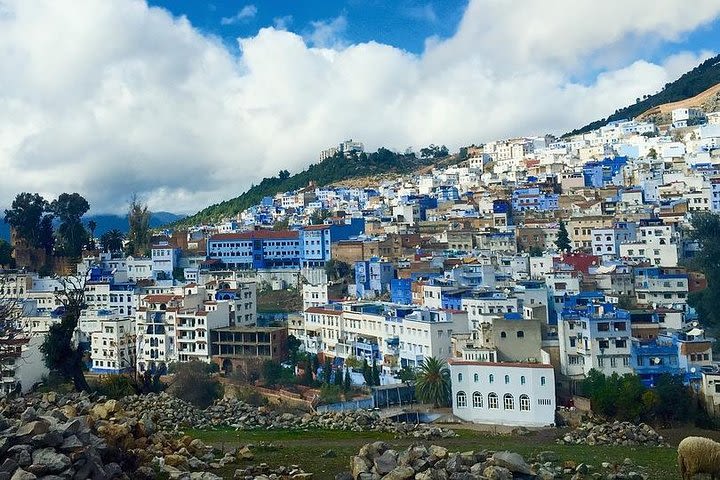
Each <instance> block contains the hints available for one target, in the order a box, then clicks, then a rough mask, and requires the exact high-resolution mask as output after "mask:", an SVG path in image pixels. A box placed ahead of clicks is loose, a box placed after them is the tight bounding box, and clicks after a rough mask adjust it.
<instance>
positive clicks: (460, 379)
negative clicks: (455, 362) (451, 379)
mask: <svg viewBox="0 0 720 480" xmlns="http://www.w3.org/2000/svg"><path fill="white" fill-rule="evenodd" d="M458 382H462V373H458Z"/></svg>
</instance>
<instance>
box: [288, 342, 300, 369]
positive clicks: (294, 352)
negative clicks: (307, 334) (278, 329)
mask: <svg viewBox="0 0 720 480" xmlns="http://www.w3.org/2000/svg"><path fill="white" fill-rule="evenodd" d="M286 342H287V351H288V358H289V359H290V363H291V364H292V365H293V366H294V365H297V360H298V352H299V351H300V345H302V342H301V341H300V340H298V339H297V338H296V337H295V335H288V336H287V341H286Z"/></svg>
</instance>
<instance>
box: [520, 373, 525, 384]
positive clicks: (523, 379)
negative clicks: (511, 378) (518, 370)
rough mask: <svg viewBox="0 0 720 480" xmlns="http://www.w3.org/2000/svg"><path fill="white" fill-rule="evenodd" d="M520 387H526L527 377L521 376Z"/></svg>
mask: <svg viewBox="0 0 720 480" xmlns="http://www.w3.org/2000/svg"><path fill="white" fill-rule="evenodd" d="M520 385H525V375H520Z"/></svg>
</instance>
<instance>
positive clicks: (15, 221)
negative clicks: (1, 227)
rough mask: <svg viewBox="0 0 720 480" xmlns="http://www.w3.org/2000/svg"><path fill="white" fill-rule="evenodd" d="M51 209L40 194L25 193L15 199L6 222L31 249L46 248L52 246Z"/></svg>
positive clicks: (7, 212)
mask: <svg viewBox="0 0 720 480" xmlns="http://www.w3.org/2000/svg"><path fill="white" fill-rule="evenodd" d="M49 209H50V205H49V203H48V202H47V200H45V199H44V198H43V197H42V195H40V194H39V193H27V192H23V193H20V194H18V196H17V197H15V200H13V203H12V205H11V207H10V209H8V210H5V222H6V223H7V224H8V225H10V226H11V227H12V228H13V229H14V230H15V234H16V235H17V236H18V237H20V238H22V239H24V240H25V241H26V242H27V244H28V245H29V246H30V247H45V246H46V245H48V244H52V218H53V217H52V212H50V210H49ZM48 226H50V229H49V231H48V228H47V227H48ZM50 253H52V250H51V251H50Z"/></svg>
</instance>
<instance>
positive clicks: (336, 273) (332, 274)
mask: <svg viewBox="0 0 720 480" xmlns="http://www.w3.org/2000/svg"><path fill="white" fill-rule="evenodd" d="M353 273H354V272H353V269H352V267H351V266H350V265H348V264H347V263H345V262H343V261H342V260H336V259H334V258H332V259H330V260H329V261H327V262H326V263H325V274H326V275H327V278H328V280H332V281H337V280H342V279H351V278H352V276H353Z"/></svg>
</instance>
